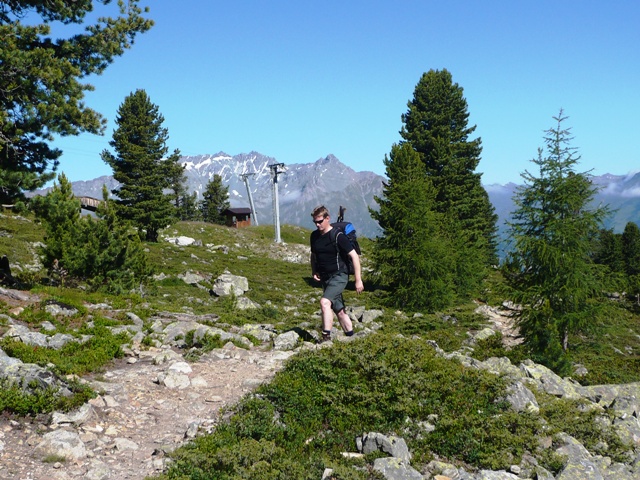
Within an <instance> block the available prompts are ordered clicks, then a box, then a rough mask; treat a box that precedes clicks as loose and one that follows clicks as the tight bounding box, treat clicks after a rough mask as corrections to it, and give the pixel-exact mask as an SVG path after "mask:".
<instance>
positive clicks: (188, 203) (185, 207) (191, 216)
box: [178, 192, 202, 220]
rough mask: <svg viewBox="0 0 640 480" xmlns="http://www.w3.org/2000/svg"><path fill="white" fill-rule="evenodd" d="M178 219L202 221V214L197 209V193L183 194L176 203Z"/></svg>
mask: <svg viewBox="0 0 640 480" xmlns="http://www.w3.org/2000/svg"><path fill="white" fill-rule="evenodd" d="M178 218H179V219H180V220H202V212H201V211H200V209H199V208H198V193H197V192H192V193H191V194H189V193H186V192H184V193H183V194H182V196H181V197H180V199H179V202H178Z"/></svg>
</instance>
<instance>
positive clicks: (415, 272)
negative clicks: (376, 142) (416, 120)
mask: <svg viewBox="0 0 640 480" xmlns="http://www.w3.org/2000/svg"><path fill="white" fill-rule="evenodd" d="M384 164H385V166H386V175H387V178H388V181H387V183H385V185H384V189H383V196H382V197H376V198H375V200H376V201H377V202H378V204H379V206H380V209H379V211H374V210H370V213H371V216H372V217H373V218H374V219H375V220H377V221H378V223H379V225H380V227H381V228H382V235H381V236H380V237H379V238H378V239H377V240H376V243H375V245H374V249H373V252H372V257H373V260H374V263H375V269H376V271H378V272H379V275H380V281H381V283H382V284H384V285H386V286H387V287H388V288H389V289H390V290H391V292H392V293H391V298H392V300H393V302H394V304H395V305H396V306H404V307H405V308H406V307H408V308H416V309H421V308H425V309H429V310H435V309H438V308H442V307H445V306H447V305H449V304H450V303H451V302H452V301H453V299H454V298H455V296H456V291H455V281H454V278H453V277H454V272H455V270H456V265H455V260H454V257H453V248H452V244H451V243H450V242H448V240H447V236H446V234H445V233H444V228H443V225H444V215H443V214H442V213H439V212H437V211H436V210H435V205H434V204H435V195H436V192H435V190H434V188H433V186H432V184H431V180H430V179H429V178H428V177H427V176H426V175H425V172H424V168H423V165H422V162H421V160H420V156H419V155H418V153H417V152H416V151H415V150H414V149H413V148H412V147H411V146H410V145H409V144H407V143H405V144H402V145H393V146H392V148H391V153H390V155H389V157H386V156H385V159H384Z"/></svg>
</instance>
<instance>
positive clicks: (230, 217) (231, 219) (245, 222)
mask: <svg viewBox="0 0 640 480" xmlns="http://www.w3.org/2000/svg"><path fill="white" fill-rule="evenodd" d="M222 213H223V215H224V216H225V217H226V218H227V220H226V222H225V224H226V225H227V226H228V227H234V228H243V227H250V226H251V209H250V208H227V209H226V210H225V211H224V212H222Z"/></svg>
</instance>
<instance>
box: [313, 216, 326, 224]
mask: <svg viewBox="0 0 640 480" xmlns="http://www.w3.org/2000/svg"><path fill="white" fill-rule="evenodd" d="M326 218H327V217H324V218H323V219H322V220H314V221H313V223H315V224H316V225H320V224H321V223H322V222H324V221H325V219H326Z"/></svg>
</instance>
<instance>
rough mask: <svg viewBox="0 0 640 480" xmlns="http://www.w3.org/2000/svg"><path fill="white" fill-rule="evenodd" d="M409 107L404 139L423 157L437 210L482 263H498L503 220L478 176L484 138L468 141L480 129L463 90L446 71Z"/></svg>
mask: <svg viewBox="0 0 640 480" xmlns="http://www.w3.org/2000/svg"><path fill="white" fill-rule="evenodd" d="M407 106H408V110H407V112H406V113H405V114H403V115H402V122H403V124H404V125H403V126H402V129H401V131H400V135H401V136H402V138H403V139H404V141H405V142H407V143H409V144H410V145H411V146H412V147H413V148H414V149H415V150H416V151H417V152H418V153H419V154H420V158H421V160H422V162H423V164H424V169H425V173H426V174H427V176H428V177H429V179H430V180H431V182H432V184H433V187H434V188H435V191H436V198H435V200H436V209H437V211H438V212H440V213H442V214H445V215H447V216H448V217H450V218H451V219H455V221H456V223H457V224H458V226H459V227H460V228H461V229H462V230H464V231H466V232H467V234H468V235H469V239H470V242H471V245H472V246H473V248H474V249H475V253H474V255H475V256H480V258H481V260H482V263H484V264H485V265H489V264H493V263H495V262H496V261H497V255H496V231H497V230H496V221H497V218H498V217H497V215H496V214H495V211H494V208H493V205H492V204H491V202H490V201H489V196H488V195H487V192H486V191H485V189H484V188H483V187H482V184H481V175H482V174H480V173H477V172H475V170H476V168H477V167H478V163H479V162H480V154H481V152H482V146H481V140H480V138H476V139H473V140H472V139H470V138H469V137H470V135H471V134H473V132H474V131H475V129H476V127H475V126H472V127H469V126H468V119H469V113H468V111H467V101H466V99H465V98H464V96H463V89H462V87H460V86H459V85H458V84H457V83H455V84H454V83H453V80H452V76H451V73H449V72H448V71H447V70H446V69H444V70H430V71H429V72H427V73H425V74H423V75H422V77H421V79H420V81H419V82H418V84H417V85H416V88H415V91H414V94H413V99H412V100H411V101H409V102H408V104H407Z"/></svg>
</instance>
